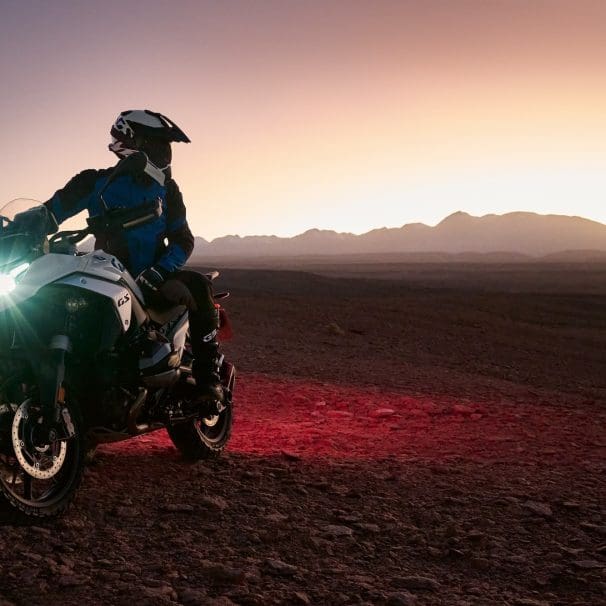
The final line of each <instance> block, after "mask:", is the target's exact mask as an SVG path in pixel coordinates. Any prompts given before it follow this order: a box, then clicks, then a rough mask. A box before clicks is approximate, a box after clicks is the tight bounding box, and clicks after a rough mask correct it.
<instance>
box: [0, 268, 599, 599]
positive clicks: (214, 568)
mask: <svg viewBox="0 0 606 606" xmlns="http://www.w3.org/2000/svg"><path fill="white" fill-rule="evenodd" d="M315 269H316V271H318V268H315ZM391 269H392V270H393V269H394V268H391ZM321 270H322V271H321V273H322V274H323V275H317V274H312V273H308V272H302V271H286V270H280V271H272V270H270V269H258V270H254V269H225V270H224V271H223V277H222V279H221V282H220V284H219V285H218V288H219V289H220V288H221V287H226V288H229V289H230V290H231V291H232V298H231V299H229V300H228V301H227V303H226V307H228V309H229V311H230V313H231V317H232V321H233V324H234V328H235V331H236V334H237V336H236V338H235V339H234V340H233V341H231V342H230V343H228V344H226V345H225V348H224V349H225V352H226V354H227V355H228V356H229V357H230V358H231V359H233V360H234V361H235V363H236V364H237V366H238V369H239V371H240V374H239V382H238V385H237V392H236V408H235V413H236V423H235V426H234V434H233V438H232V441H231V443H230V447H229V449H228V451H227V452H226V453H225V455H224V456H223V457H222V458H221V459H219V460H217V461H213V462H205V463H204V462H203V463H197V464H194V465H191V464H187V463H185V462H183V461H182V460H181V459H180V457H179V455H178V453H177V452H176V451H175V449H174V448H173V446H172V445H171V443H170V441H169V440H168V438H167V436H166V434H165V433H164V432H159V433H157V434H151V435H148V436H143V437H141V438H138V439H136V440H131V441H130V442H126V443H121V444H116V445H111V446H104V447H102V448H101V449H100V451H99V453H98V454H97V455H96V458H95V460H94V461H93V464H91V465H90V467H89V468H88V469H87V471H86V477H85V480H84V483H83V486H82V488H81V490H80V492H79V494H78V497H77V499H76V501H75V503H74V504H73V506H72V508H71V509H70V511H69V513H68V515H66V516H64V517H63V518H61V519H60V520H58V521H54V522H49V523H43V524H38V525H36V524H34V525H27V524H26V525H19V526H17V525H14V524H10V523H5V524H4V525H3V526H2V528H0V570H1V571H2V572H1V574H0V605H7V604H24V605H30V604H32V605H33V604H36V605H37V604H41V605H44V604H67V605H76V604H125V605H126V604H129V605H130V604H133V603H136V604H150V605H155V604H167V605H168V604H183V605H196V604H198V605H207V604H208V605H211V606H212V605H216V606H218V605H223V606H230V605H231V604H239V605H243V606H244V605H249V604H250V605H269V604H285V605H290V604H294V605H296V604H302V605H305V604H321V605H339V604H342V605H349V604H351V605H353V604H377V605H379V606H383V605H385V606H402V605H409V604H416V605H423V604H443V605H450V604H453V605H458V606H463V605H492V604H503V605H512V606H514V605H515V606H544V605H551V606H555V605H559V604H562V605H563V604H578V605H581V604H582V605H586V604H595V605H598V604H604V603H606V497H605V495H606V437H605V436H604V428H605V427H606V406H605V404H606V379H605V374H604V365H605V364H606V362H605V360H604V354H603V352H604V351H606V299H605V298H604V291H606V268H605V267H604V266H595V267H588V266H585V265H582V264H579V266H577V267H560V268H559V269H556V266H550V267H549V268H541V267H540V266H536V267H534V270H533V269H532V267H531V266H524V267H521V266H520V267H515V266H511V267H503V266H492V267H491V266H490V265H486V264H485V265H483V266H482V267H475V268H474V267H470V266H455V265H448V266H446V265H444V266H438V265H432V266H427V265H426V266H423V265H418V266H416V267H414V268H407V269H405V270H404V269H402V268H396V270H395V271H396V273H397V272H400V273H397V275H396V274H394V271H391V272H388V273H389V275H385V274H383V275H382V277H383V278H388V279H383V280H377V279H372V278H371V277H369V276H371V275H372V271H371V270H372V268H358V270H356V269H355V267H352V266H347V267H337V266H329V265H324V266H323V268H321ZM533 272H534V273H533ZM495 276H498V279H497V278H495ZM534 285H538V286H536V288H535V286H534ZM2 598H4V600H3V599H2Z"/></svg>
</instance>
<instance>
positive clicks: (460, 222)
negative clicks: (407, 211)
mask: <svg viewBox="0 0 606 606" xmlns="http://www.w3.org/2000/svg"><path fill="white" fill-rule="evenodd" d="M563 251H570V252H563ZM596 251H602V252H606V225H604V224H602V223H598V222H596V221H590V220H589V219H584V218H582V217H570V216H565V215H539V214H536V213H528V212H513V213H508V214H505V215H485V216H483V217H473V216H471V215H469V214H467V213H465V212H456V213H454V214H452V215H450V216H448V217H446V218H445V219H444V220H443V221H442V222H441V223H439V224H438V225H436V226H435V227H430V226H428V225H424V224H422V223H410V224H408V225H404V226H403V227H397V228H382V229H374V230H372V231H369V232H367V233H365V234H362V235H359V236H357V235H354V234H351V233H338V232H335V231H330V230H319V229H310V230H308V231H306V232H305V233H302V234H299V235H298V236H294V237H293V238H280V237H277V236H245V237H240V236H224V237H222V238H216V239H215V240H213V241H212V242H208V241H206V240H204V239H203V238H196V244H195V249H194V257H197V256H205V257H226V256H233V257H260V256H270V257H271V256H307V255H352V254H373V253H383V254H390V253H447V254H461V253H495V252H499V253H515V254H516V255H531V256H534V257H537V256H539V257H543V256H546V255H554V256H555V257H554V260H555V259H556V258H557V260H567V259H569V258H570V260H585V259H586V258H594V257H595V258H596V260H598V259H604V255H600V254H597V253H596Z"/></svg>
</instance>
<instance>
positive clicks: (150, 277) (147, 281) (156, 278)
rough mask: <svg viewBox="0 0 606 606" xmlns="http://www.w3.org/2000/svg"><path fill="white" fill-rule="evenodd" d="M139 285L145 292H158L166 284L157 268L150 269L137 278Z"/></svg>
mask: <svg viewBox="0 0 606 606" xmlns="http://www.w3.org/2000/svg"><path fill="white" fill-rule="evenodd" d="M137 284H138V285H139V286H140V287H141V288H142V290H143V291H147V292H148V293H149V292H158V291H159V290H160V287H161V286H162V284H164V276H163V275H162V274H161V273H160V271H159V270H157V269H156V268H155V267H149V268H148V269H146V270H145V271H142V272H141V273H140V274H139V276H138V277H137Z"/></svg>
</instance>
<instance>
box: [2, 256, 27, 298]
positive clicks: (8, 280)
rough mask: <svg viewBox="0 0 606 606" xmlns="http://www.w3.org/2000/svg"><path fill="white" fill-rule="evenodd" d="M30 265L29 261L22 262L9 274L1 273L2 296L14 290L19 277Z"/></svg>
mask: <svg viewBox="0 0 606 606" xmlns="http://www.w3.org/2000/svg"><path fill="white" fill-rule="evenodd" d="M28 267H29V263H22V264H21V265H18V266H17V267H14V268H13V269H11V270H10V271H9V272H8V274H0V297H2V296H6V295H8V294H9V293H11V292H13V290H15V288H16V287H17V278H18V277H19V276H20V275H21V274H22V273H23V272H24V271H25V270H26V269H27V268H28Z"/></svg>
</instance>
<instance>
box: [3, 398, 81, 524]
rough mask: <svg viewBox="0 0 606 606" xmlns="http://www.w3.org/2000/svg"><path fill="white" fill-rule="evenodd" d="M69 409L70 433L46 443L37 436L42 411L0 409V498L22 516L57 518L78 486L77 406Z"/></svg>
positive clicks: (30, 406) (31, 406)
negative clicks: (1, 428)
mask: <svg viewBox="0 0 606 606" xmlns="http://www.w3.org/2000/svg"><path fill="white" fill-rule="evenodd" d="M68 410H69V417H70V420H71V423H72V424H73V426H74V430H75V433H74V435H73V436H72V437H70V438H67V439H64V440H56V441H53V442H48V441H45V440H44V439H43V437H42V436H41V435H40V429H39V428H40V425H41V420H42V416H41V407H40V406H39V405H38V404H37V403H36V402H35V401H33V400H31V399H26V400H25V401H24V402H22V403H21V404H20V405H17V404H2V405H0V425H1V426H2V427H3V429H4V431H2V433H1V434H0V494H1V495H2V496H3V497H4V499H5V501H7V502H8V504H9V505H10V506H11V508H12V509H13V510H16V511H18V512H20V513H21V514H24V515H25V516H28V517H37V518H52V517H55V516H58V515H60V514H61V513H63V512H64V511H65V509H66V508H67V507H68V505H69V504H70V502H71V501H72V499H73V498H74V496H75V493H76V490H77V488H78V486H79V485H80V482H81V480H82V473H83V470H84V462H85V442H84V437H83V436H84V432H83V431H82V418H81V415H80V411H79V409H78V407H77V405H76V404H74V403H72V404H70V405H68ZM9 428H10V431H6V430H7V429H9Z"/></svg>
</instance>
